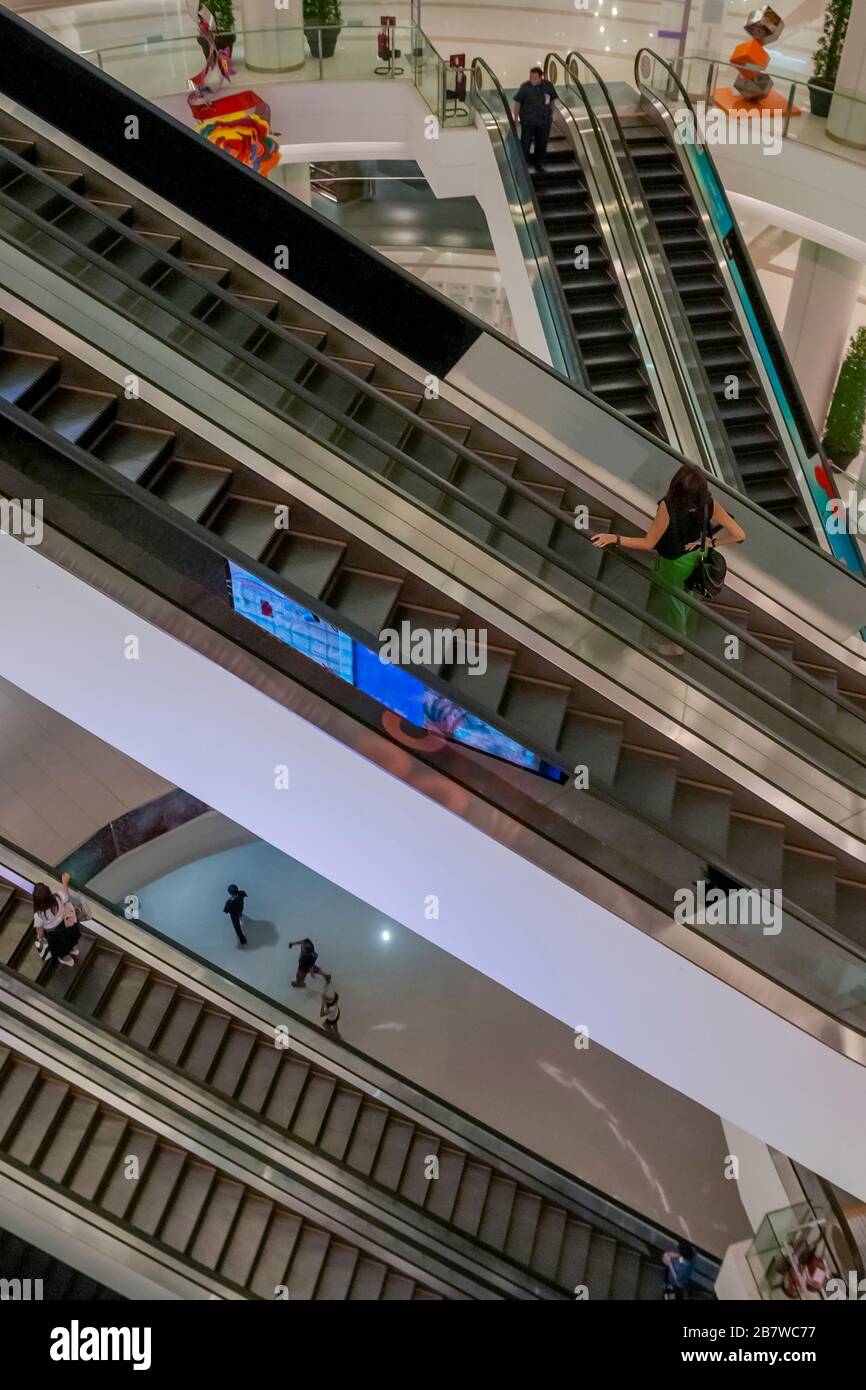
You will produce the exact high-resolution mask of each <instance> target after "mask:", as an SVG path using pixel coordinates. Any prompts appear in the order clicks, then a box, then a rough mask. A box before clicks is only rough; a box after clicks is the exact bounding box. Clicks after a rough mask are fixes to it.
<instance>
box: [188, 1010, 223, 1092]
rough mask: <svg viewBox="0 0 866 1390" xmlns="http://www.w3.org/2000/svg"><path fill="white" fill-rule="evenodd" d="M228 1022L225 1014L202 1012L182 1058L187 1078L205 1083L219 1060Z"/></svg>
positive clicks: (209, 1011)
mask: <svg viewBox="0 0 866 1390" xmlns="http://www.w3.org/2000/svg"><path fill="white" fill-rule="evenodd" d="M229 1022H230V1020H229V1017H228V1015H227V1014H218V1013H214V1012H212V1010H210V1009H208V1008H206V1009H205V1010H204V1012H203V1013H202V1016H201V1018H200V1019H199V1022H198V1025H197V1027H196V1029H195V1032H194V1033H193V1035H192V1038H191V1039H190V1042H189V1045H188V1047H187V1049H186V1052H185V1053H184V1057H183V1070H184V1071H185V1072H186V1074H187V1075H188V1076H194V1077H196V1079H197V1080H199V1081H207V1079H208V1077H209V1076H210V1074H211V1072H212V1071H213V1069H214V1067H215V1066H216V1063H217V1061H218V1059H219V1054H220V1049H221V1047H222V1045H223V1042H224V1040H225V1036H226V1033H227V1032H228V1028H229Z"/></svg>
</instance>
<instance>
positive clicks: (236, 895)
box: [223, 883, 247, 946]
mask: <svg viewBox="0 0 866 1390" xmlns="http://www.w3.org/2000/svg"><path fill="white" fill-rule="evenodd" d="M226 892H227V893H228V897H227V898H226V901H225V907H224V908H223V912H227V913H228V915H229V917H230V918H231V923H232V926H233V927H234V929H235V935H236V936H237V939H238V941H239V942H240V944H241V945H242V946H246V944H247V939H246V937H245V936H244V904H245V903H246V900H247V895H246V893H245V892H244V890H243V888H238V885H237V884H236V883H230V884H229V886H228V888H227V889H226Z"/></svg>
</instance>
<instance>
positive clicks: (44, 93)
mask: <svg viewBox="0 0 866 1390" xmlns="http://www.w3.org/2000/svg"><path fill="white" fill-rule="evenodd" d="M0 40H2V41H0V90H5V91H6V92H7V94H10V93H11V96H12V98H13V99H14V100H17V101H20V103H21V106H22V107H23V108H24V109H26V110H30V111H32V112H34V114H35V115H37V116H38V117H40V118H41V119H42V120H45V121H47V123H48V124H49V125H53V126H54V127H55V128H56V129H58V130H60V131H63V132H65V133H66V134H67V135H70V134H71V136H72V138H73V139H76V140H78V142H79V143H80V144H81V145H82V146H84V147H85V148H87V149H90V150H92V151H93V152H94V153H95V154H97V155H99V156H101V157H102V158H103V159H106V160H107V161H108V163H109V164H112V163H113V164H114V165H116V166H119V167H124V165H125V164H128V162H129V161H128V155H129V154H130V153H135V148H136V143H137V142H134V141H133V142H126V148H125V151H124V154H125V156H126V158H125V159H123V160H120V161H118V158H117V150H118V148H120V147H119V146H115V145H113V144H112V141H111V138H110V137H109V136H108V135H107V134H106V129H105V127H106V123H105V121H104V120H102V121H90V120H83V119H82V111H88V109H89V110H93V109H96V106H97V102H98V100H99V99H101V98H100V94H106V93H107V94H108V95H109V96H110V97H111V98H112V101H113V108H115V107H116V109H117V110H122V112H123V113H124V117H125V114H126V113H130V114H133V115H136V116H137V118H138V119H139V120H140V121H142V122H144V121H147V122H150V123H151V124H152V125H153V131H152V135H153V139H152V142H151V144H150V148H151V149H157V150H158V149H159V148H160V146H161V144H162V143H166V144H167V145H168V146H169V148H171V149H172V153H173V154H174V153H175V149H174V147H177V150H178V151H183V153H184V156H185V157H186V160H187V164H188V165H189V174H188V175H187V174H185V176H184V177H183V178H182V179H180V178H176V177H175V176H174V173H173V171H172V170H171V168H170V167H169V166H170V165H171V161H170V160H169V161H163V160H160V159H159V158H154V159H149V160H148V161H147V163H146V164H144V165H142V164H141V162H140V161H139V162H138V163H135V162H134V161H133V163H134V167H133V168H132V171H131V172H132V176H133V177H134V178H137V179H138V181H139V182H140V183H141V184H142V185H143V186H144V187H145V188H148V189H151V190H152V191H154V192H156V193H157V194H158V195H159V196H160V197H162V198H164V199H165V200H166V201H167V202H169V203H173V204H174V205H175V206H177V207H179V208H182V209H183V210H184V211H185V212H186V214H187V215H188V216H191V217H193V218H195V219H197V220H198V221H199V222H201V223H202V224H203V225H205V226H212V227H213V228H214V230H215V231H217V233H218V234H219V235H221V236H223V237H225V239H226V240H228V241H229V242H232V243H233V244H235V245H237V246H239V247H241V249H242V250H243V251H245V252H246V253H247V254H249V255H250V256H252V257H253V259H255V260H258V261H260V262H261V263H262V264H263V265H265V266H267V267H268V269H269V271H273V256H272V255H271V256H270V257H269V256H268V255H266V254H264V253H263V248H262V247H261V246H260V245H258V243H257V242H256V239H255V237H254V236H253V237H252V238H251V236H250V233H249V227H250V226H255V225H256V220H257V219H256V216H255V208H256V207H257V206H259V205H260V204H261V202H262V199H264V198H267V199H268V200H269V201H270V205H269V207H268V208H267V214H268V215H267V216H264V215H263V217H262V218H260V219H258V221H260V222H261V223H262V225H274V224H276V225H280V222H281V218H282V217H284V216H285V217H286V218H288V219H289V220H290V221H293V222H298V220H299V219H300V218H302V217H303V218H305V219H308V220H311V221H312V222H313V223H314V225H315V226H316V228H317V239H318V240H320V241H322V243H323V244H328V245H330V244H331V243H334V244H335V246H337V245H338V246H340V247H342V248H345V249H346V252H347V255H349V256H350V259H351V258H354V260H356V261H357V260H358V258H359V257H362V258H363V265H364V273H359V274H357V275H355V276H354V277H351V276H350V277H349V279H350V281H351V282H352V285H353V292H355V293H358V292H359V286H360V285H363V284H365V282H366V281H367V280H368V279H370V276H369V274H368V273H367V272H368V271H369V267H370V266H371V265H372V266H375V267H376V276H375V277H373V278H374V279H375V281H376V284H375V285H374V286H372V287H371V292H370V294H369V295H368V296H367V297H366V299H365V303H366V302H368V301H371V300H372V301H375V302H374V304H373V307H374V308H375V310H376V313H377V315H378V311H379V308H380V305H379V303H378V301H379V300H380V299H382V298H383V297H384V298H387V295H385V294H384V291H383V286H382V285H381V283H380V281H381V277H382V276H384V275H386V274H387V276H388V277H389V283H391V282H392V281H393V282H394V283H396V284H397V285H399V286H400V287H401V288H402V291H403V292H404V293H405V294H406V295H410V297H411V298H412V303H413V304H414V305H415V307H416V309H417V308H420V309H421V311H422V313H421V320H422V322H424V315H423V308H424V305H425V304H429V305H433V306H435V307H436V309H437V312H439V313H440V314H447V316H448V319H449V322H450V323H452V324H454V325H460V324H463V325H464V327H465V326H466V325H470V326H472V328H473V331H474V333H475V337H474V338H473V339H472V341H473V342H474V341H476V339H477V337H479V336H481V335H482V334H487V335H488V336H490V337H493V338H494V339H496V340H497V341H498V342H501V343H502V344H503V345H505V346H507V347H508V349H509V350H510V351H512V352H515V353H517V354H518V355H519V356H520V357H522V358H523V359H524V360H526V361H527V362H529V363H531V365H532V367H533V369H534V370H537V371H541V372H544V373H545V374H547V375H548V376H549V377H551V378H552V379H555V380H556V381H557V382H559V383H561V384H562V385H565V386H567V387H568V389H569V390H573V391H576V392H577V393H578V394H579V395H580V396H582V397H583V398H584V399H586V400H589V401H591V402H592V404H593V405H594V407H595V408H596V409H597V410H600V411H603V412H604V413H605V414H606V415H608V416H609V417H610V418H611V419H615V420H617V421H618V422H619V423H620V424H623V425H625V426H626V427H627V428H628V429H629V430H630V431H632V433H635V434H637V435H639V436H640V437H642V438H644V439H645V440H646V441H647V442H648V443H649V444H650V445H651V446H652V447H653V448H654V449H655V450H657V451H659V452H661V453H662V454H664V455H666V456H667V457H669V458H670V459H671V460H674V459H675V460H677V465H679V464H681V463H683V462H686V461H687V460H686V459H685V457H684V455H682V454H681V453H680V452H679V451H678V450H676V449H674V448H673V447H672V446H671V445H669V444H667V443H665V442H663V441H662V440H660V439H659V438H658V437H657V436H655V435H652V434H650V433H649V432H648V431H647V430H645V429H644V428H643V427H642V426H641V425H638V424H635V423H634V422H633V421H630V420H628V419H627V418H626V417H624V416H621V415H620V414H619V413H618V412H617V411H616V410H614V409H613V408H612V407H611V406H610V405H608V404H607V403H606V402H604V401H601V400H599V399H598V398H596V397H592V396H591V395H590V393H589V392H587V391H586V390H585V388H583V387H581V386H580V385H579V384H577V383H575V382H569V381H568V378H567V377H564V376H563V375H562V374H561V373H559V372H557V371H555V369H554V368H552V367H550V366H549V365H548V364H547V363H545V362H542V361H540V360H539V359H537V358H535V357H533V356H532V354H530V353H529V352H527V351H526V350H525V349H523V348H521V347H520V346H519V345H518V344H516V343H514V342H512V341H511V340H509V339H507V338H505V337H504V336H503V335H502V334H500V333H498V332H496V331H495V330H493V329H490V328H489V327H488V326H487V325H486V324H483V323H482V322H481V321H480V320H478V319H476V318H475V317H474V316H473V315H471V314H468V313H467V312H466V311H464V310H461V309H458V308H457V306H455V305H454V304H453V303H452V302H451V301H449V300H446V299H445V298H444V296H442V295H439V294H438V293H437V292H436V291H433V290H431V289H430V288H429V287H428V286H426V285H421V284H420V283H419V282H417V281H416V280H415V279H414V277H412V276H411V275H410V274H409V272H406V271H403V270H402V269H401V268H400V267H397V266H396V265H394V264H393V263H392V262H390V261H388V260H387V259H386V258H385V257H383V256H381V255H379V254H378V253H376V252H374V251H372V250H371V249H370V248H369V247H367V246H366V245H364V244H363V243H361V242H360V241H358V239H357V238H355V237H353V236H352V235H351V234H349V233H346V232H345V231H343V230H338V229H336V228H335V227H334V225H333V224H332V223H331V222H330V221H328V220H327V219H325V218H323V217H321V216H320V215H319V214H317V213H315V212H314V211H313V210H311V209H309V208H307V207H305V206H303V205H301V204H298V203H297V201H296V200H295V199H293V198H292V197H291V196H290V195H288V194H286V193H285V192H284V191H283V190H281V189H279V188H276V187H273V186H271V185H268V184H267V183H266V181H264V180H262V179H261V178H260V176H259V175H257V174H255V173H253V172H252V171H251V170H250V169H248V168H246V167H245V166H243V165H241V164H239V162H238V161H237V160H234V159H232V158H231V156H229V155H228V154H226V153H224V152H223V151H221V150H218V149H217V148H216V147H215V146H213V145H212V144H210V143H209V142H206V141H204V140H201V139H199V137H198V136H196V135H195V134H194V133H193V132H192V131H191V130H189V129H187V127H185V126H184V125H182V124H181V123H180V122H179V121H177V120H175V119H174V118H173V117H171V116H169V115H168V114H167V113H166V112H163V111H162V110H160V109H159V108H158V107H156V106H154V105H153V104H152V103H150V102H147V101H145V100H144V99H143V98H141V97H140V96H138V94H137V93H135V92H133V91H131V90H130V89H129V88H127V87H124V86H123V85H122V84H121V83H118V82H117V81H116V80H115V79H114V78H111V77H110V76H109V75H108V74H106V73H103V72H100V71H99V70H98V69H95V68H94V67H93V65H92V64H89V63H86V62H84V61H83V60H81V59H79V58H78V55H76V54H74V53H71V52H70V51H69V50H68V49H65V48H63V47H62V46H61V45H60V44H58V43H57V42H56V41H55V40H53V39H52V38H51V37H50V36H49V35H46V34H44V33H42V32H41V31H39V30H37V29H35V28H34V27H33V26H32V25H31V24H29V23H27V22H26V21H25V20H23V19H22V18H21V17H20V16H18V15H16V14H14V13H11V12H10V11H8V10H5V9H0ZM13 55H14V57H13ZM25 60H26V61H25ZM25 69H26V71H27V80H26V82H25V81H24V80H23V70H25ZM69 69H71V70H72V72H73V74H74V77H75V81H74V82H70V81H69V78H68V71H69ZM88 102H89V103H90V104H89V107H88ZM109 104H112V103H109ZM205 174H206V175H207V176H208V177H207V180H206V182H207V184H208V198H207V203H206V206H205V205H204V204H203V203H202V202H201V198H200V195H199V194H196V195H195V196H193V197H192V198H191V197H190V196H189V194H190V188H191V186H193V185H194V184H195V178H194V177H193V176H194V175H198V176H199V179H200V181H201V178H202V177H203V175H205ZM227 180H228V187H223V186H224V185H225V184H226V181H227ZM214 181H218V183H219V185H220V193H221V194H222V193H225V196H214V195H213V194H212V192H211V185H212V184H213V183H214ZM235 204H237V205H238V206H239V207H240V208H241V209H243V210H244V211H243V216H242V225H239V224H238V221H237V218H236V219H235V220H234V222H233V221H232V208H233V206H234V205H235ZM247 210H249V213H252V216H250V215H248V212H247ZM333 264H334V262H333V259H331V260H329V261H328V264H327V267H320V270H321V272H322V273H321V275H320V279H321V280H322V284H319V285H318V286H311V285H310V284H309V283H307V281H306V280H305V279H304V277H303V276H301V277H295V279H294V280H293V279H292V278H291V277H290V276H289V274H288V272H287V271H283V270H280V271H278V272H277V273H278V274H279V275H280V276H281V278H282V279H284V280H285V281H286V282H287V287H290V286H291V285H292V284H293V283H298V284H300V285H302V286H303V287H305V288H306V289H307V291H308V292H309V293H311V294H313V295H314V296H315V297H318V298H319V299H320V300H321V301H322V302H323V303H325V304H330V303H331V299H330V298H329V295H328V294H327V293H325V292H324V290H323V285H324V286H325V287H326V286H327V285H330V284H332V283H333V279H334V276H333ZM308 278H309V277H307V279H308ZM344 278H345V277H344ZM287 292H289V293H290V290H289V289H288V288H287ZM334 307H336V308H337V309H338V311H339V312H341V313H344V314H345V313H346V307H345V305H343V306H340V305H339V304H337V305H335V306H334ZM404 307H405V308H406V310H407V313H408V311H409V303H408V300H407V302H406V305H405V306H404ZM351 313H352V310H351V308H350V310H349V313H348V315H347V316H348V317H351ZM406 316H407V314H406V313H400V314H395V316H394V319H393V322H389V324H382V323H381V322H380V323H379V326H378V327H376V326H375V325H373V324H372V323H371V322H367V326H368V327H369V328H370V330H371V331H372V332H373V333H374V334H375V335H376V336H378V337H379V338H380V339H381V341H382V342H384V343H386V344H388V343H390V342H391V337H392V334H391V332H390V329H391V328H393V324H394V323H395V322H398V321H399V322H400V323H403V322H404V320H405V319H406ZM409 317H410V318H411V313H409ZM356 321H357V322H359V323H365V319H364V317H363V315H362V316H361V317H360V318H358V319H357V320H356ZM427 326H429V325H427ZM434 338H435V339H436V341H437V342H439V343H440V344H442V343H443V342H445V341H454V340H455V332H453V331H446V332H445V333H444V334H439V335H436V334H432V333H430V332H425V334H424V346H425V350H426V349H427V348H428V347H429V345H430V342H431V340H433V339H434ZM456 338H458V339H459V338H460V334H459V333H457V334H456ZM460 341H461V342H462V341H463V340H462V339H460ZM416 346H417V345H416ZM465 350H466V344H465V343H463V346H462V347H461V349H460V351H461V353H462V352H463V351H465ZM401 351H402V349H401ZM406 353H407V355H408V356H409V357H410V358H412V357H413V351H412V350H411V348H408V349H407V350H406ZM459 355H460V354H458V355H457V359H456V360H459ZM414 359H415V360H416V361H417V362H421V361H422V360H425V359H424V358H423V357H421V356H419V354H418V353H417V352H415V353H414ZM427 360H428V363H429V359H427ZM453 365H454V360H453V355H452V357H451V360H449V362H448V363H444V362H443V363H442V364H440V365H439V367H438V370H437V372H436V374H437V375H439V376H447V372H448V371H450V370H451V367H452V366H453ZM443 366H444V368H445V370H444V371H443ZM428 369H430V367H429V365H428ZM717 485H718V487H719V488H720V489H722V490H723V491H724V493H725V495H726V496H728V497H729V498H730V499H731V501H732V502H733V503H734V505H740V506H741V507H745V508H746V509H747V510H748V511H749V512H754V513H755V514H756V515H760V518H761V521H762V523H764V524H766V523H769V524H770V525H771V526H773V527H774V528H777V529H778V530H779V531H780V532H781V533H782V535H783V536H784V538H785V542H786V544H788V543H790V542H791V540H792V539H793V540H795V541H797V542H798V543H799V544H801V545H808V546H809V548H810V553H811V554H812V556H813V557H814V556H820V558H821V559H822V560H823V561H824V562H826V563H829V564H831V565H833V566H834V567H835V568H836V569H838V570H839V571H841V573H842V574H843V575H844V576H845V579H846V581H848V582H850V581H854V582H856V583H858V584H862V585H863V586H864V587H866V576H864V575H862V574H859V573H857V572H855V571H853V570H851V569H850V568H849V567H847V566H845V565H843V564H842V563H841V562H840V561H839V560H837V559H836V558H835V556H834V555H831V554H829V553H828V552H826V551H824V550H821V549H820V548H819V547H817V546H815V545H814V543H812V542H811V541H809V540H807V539H806V538H804V537H802V536H800V535H799V534H797V533H796V532H792V531H791V529H790V528H789V527H787V526H785V525H784V523H782V522H780V521H778V520H777V518H776V517H774V516H773V515H772V513H769V512H767V511H765V510H764V509H763V508H759V507H758V506H757V505H756V504H755V503H753V502H752V501H751V500H750V499H749V498H748V497H747V496H746V495H745V494H743V493H738V492H737V491H736V490H734V489H733V488H731V487H730V486H729V485H728V484H726V483H724V482H723V481H722V480H718V483H717ZM793 568H796V566H795V565H794V566H793Z"/></svg>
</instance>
